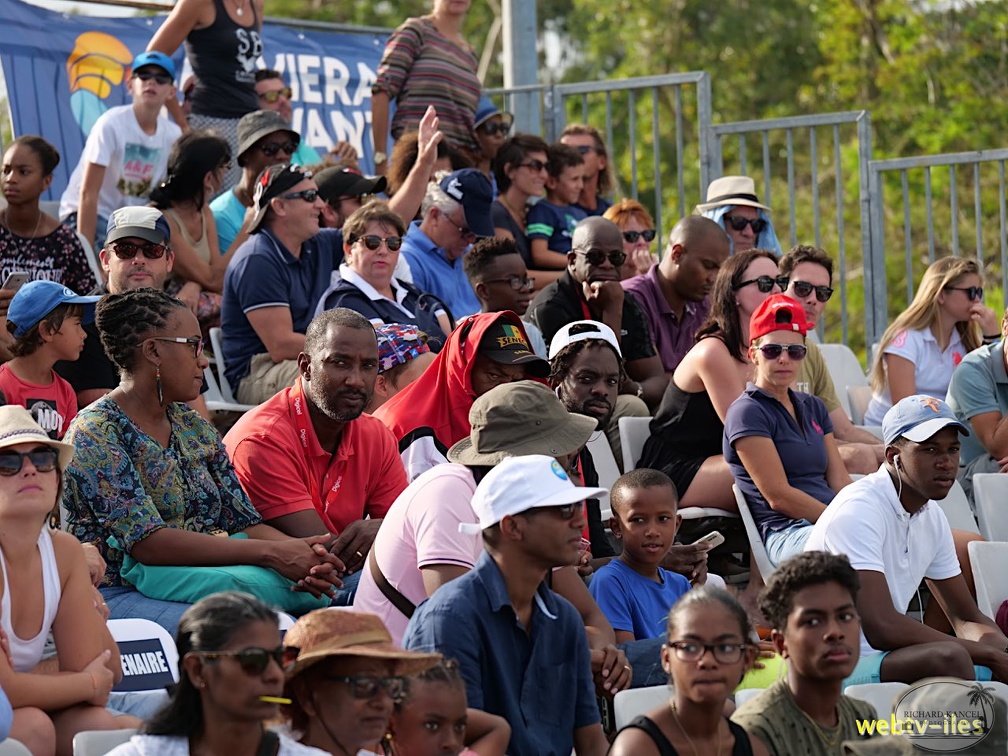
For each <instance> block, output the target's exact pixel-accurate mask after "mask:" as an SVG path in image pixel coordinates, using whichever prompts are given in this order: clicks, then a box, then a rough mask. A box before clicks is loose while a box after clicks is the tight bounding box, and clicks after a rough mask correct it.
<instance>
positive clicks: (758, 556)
mask: <svg viewBox="0 0 1008 756" xmlns="http://www.w3.org/2000/svg"><path fill="white" fill-rule="evenodd" d="M732 491H733V492H734V493H735V502H736V503H737V504H738V511H739V515H740V516H741V517H742V524H743V525H745V530H746V535H747V536H749V547H750V548H751V549H752V553H753V559H755V560H756V567H757V568H758V569H759V571H760V575H762V576H763V580H764V581H766V580H769V579H770V576H771V575H772V574H773V573H774V566H773V563H772V562H771V561H770V555H769V554H767V550H766V546H764V545H763V539H762V538H760V534H759V528H757V527H756V521H755V520H754V519H753V516H752V512H750V511H749V502H747V501H746V499H745V496H743V495H742V491H741V489H739V487H738V486H737V485H736V484H735V483H732Z"/></svg>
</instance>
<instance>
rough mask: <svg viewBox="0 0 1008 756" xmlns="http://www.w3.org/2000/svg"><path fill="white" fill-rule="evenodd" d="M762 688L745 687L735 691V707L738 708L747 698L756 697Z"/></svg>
mask: <svg viewBox="0 0 1008 756" xmlns="http://www.w3.org/2000/svg"><path fill="white" fill-rule="evenodd" d="M763 690H764V689H763V688H745V689H744V690H737V691H735V707H736V708H738V707H739V706H741V705H742V704H744V703H745V702H746V701H748V700H749V699H751V698H756V696H758V695H759V694H760V693H762V692H763Z"/></svg>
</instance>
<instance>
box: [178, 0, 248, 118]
mask: <svg viewBox="0 0 1008 756" xmlns="http://www.w3.org/2000/svg"><path fill="white" fill-rule="evenodd" d="M213 4H214V9H215V10H216V12H217V13H216V16H215V18H214V22H213V23H212V24H210V26H208V27H206V28H205V29H194V30H193V31H191V32H189V36H187V37H186V40H185V51H186V56H187V57H188V58H189V62H190V63H191V64H192V68H193V73H194V74H195V75H196V88H195V89H194V90H193V93H192V112H193V113H194V114H196V115H202V116H210V117H212V118H241V117H242V116H243V115H245V114H246V113H251V112H252V111H253V110H257V109H258V108H259V98H258V97H256V93H255V72H256V68H257V67H258V66H257V64H256V60H257V59H258V58H259V56H260V55H262V51H263V43H262V36H261V35H260V33H259V17H258V15H257V14H256V7H255V0H248V5H249V9H250V10H251V11H252V24H251V25H250V26H240V25H239V24H236V23H235V22H234V21H232V20H231V17H230V16H229V15H228V12H227V8H225V7H224V0H213Z"/></svg>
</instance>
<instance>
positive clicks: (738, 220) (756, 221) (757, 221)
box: [724, 215, 767, 236]
mask: <svg viewBox="0 0 1008 756" xmlns="http://www.w3.org/2000/svg"><path fill="white" fill-rule="evenodd" d="M724 219H725V222H726V223H727V224H728V225H729V226H731V227H732V228H734V229H735V230H736V231H742V230H744V229H745V227H746V226H752V232H753V233H754V234H756V235H757V236H759V235H760V233H762V231H763V229H764V228H766V227H767V222H766V221H765V220H763V219H762V218H752V219H749V218H742V217H740V216H738V215H726V216H725V217H724Z"/></svg>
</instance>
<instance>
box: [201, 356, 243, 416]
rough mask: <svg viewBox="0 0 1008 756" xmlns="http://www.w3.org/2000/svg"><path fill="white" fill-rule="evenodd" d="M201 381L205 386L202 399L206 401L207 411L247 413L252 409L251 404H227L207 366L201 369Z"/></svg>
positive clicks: (211, 370) (210, 369)
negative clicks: (203, 381)
mask: <svg viewBox="0 0 1008 756" xmlns="http://www.w3.org/2000/svg"><path fill="white" fill-rule="evenodd" d="M203 380H205V381H206V384H207V390H206V393H204V394H203V399H204V401H206V406H207V409H208V410H210V411H211V412H248V411H249V410H250V409H252V407H253V405H251V404H240V403H239V402H229V401H228V400H227V399H225V398H224V395H223V394H222V393H221V389H220V386H219V385H218V384H217V376H215V375H214V372H213V369H212V368H211V367H210V366H209V365H207V366H206V368H204V369H203Z"/></svg>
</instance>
